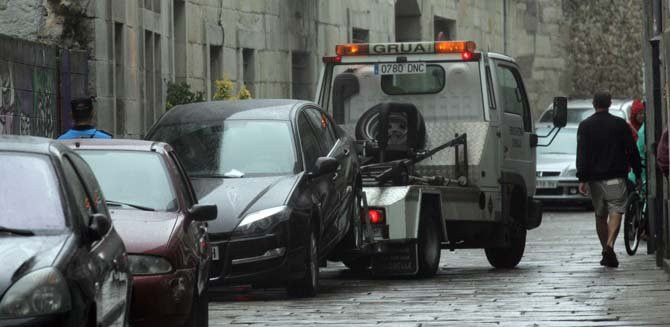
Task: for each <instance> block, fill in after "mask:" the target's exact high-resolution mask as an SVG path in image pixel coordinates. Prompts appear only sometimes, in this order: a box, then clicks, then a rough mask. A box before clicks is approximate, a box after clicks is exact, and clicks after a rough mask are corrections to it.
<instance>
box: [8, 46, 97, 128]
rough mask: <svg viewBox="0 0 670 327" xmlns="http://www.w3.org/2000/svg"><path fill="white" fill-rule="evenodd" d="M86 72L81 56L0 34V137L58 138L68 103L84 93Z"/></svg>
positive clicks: (67, 118) (67, 120)
mask: <svg viewBox="0 0 670 327" xmlns="http://www.w3.org/2000/svg"><path fill="white" fill-rule="evenodd" d="M86 70H87V65H86V56H85V54H84V53H81V52H77V51H74V52H71V51H67V50H59V49H57V48H54V47H50V46H46V45H42V44H38V43H34V42H30V41H25V40H19V39H15V38H10V37H7V36H1V35H0V134H18V135H36V136H45V137H55V136H58V134H60V132H62V131H63V130H65V129H67V128H68V127H69V125H70V121H71V119H70V114H69V102H70V98H71V97H73V96H84V95H85V93H86ZM63 108H65V110H62V109H63Z"/></svg>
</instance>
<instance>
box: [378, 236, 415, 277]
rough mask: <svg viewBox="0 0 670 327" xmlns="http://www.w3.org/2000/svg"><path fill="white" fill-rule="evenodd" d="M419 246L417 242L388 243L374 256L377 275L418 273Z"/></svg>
mask: <svg viewBox="0 0 670 327" xmlns="http://www.w3.org/2000/svg"><path fill="white" fill-rule="evenodd" d="M418 252H419V248H418V245H417V243H416V242H411V243H386V244H384V249H383V250H381V251H380V252H378V253H376V254H375V255H373V256H372V274H373V275H375V276H391V275H392V276H401V275H416V274H417V273H418V272H419V261H418Z"/></svg>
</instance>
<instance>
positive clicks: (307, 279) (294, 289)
mask: <svg viewBox="0 0 670 327" xmlns="http://www.w3.org/2000/svg"><path fill="white" fill-rule="evenodd" d="M307 246H308V249H307V251H306V252H307V253H305V276H304V277H303V278H301V279H299V280H297V281H295V282H292V283H291V284H289V286H288V288H287V291H288V294H289V295H290V296H295V297H313V296H316V293H317V292H318V290H319V251H318V241H317V238H316V231H315V230H314V228H311V232H310V233H309V240H308V244H307Z"/></svg>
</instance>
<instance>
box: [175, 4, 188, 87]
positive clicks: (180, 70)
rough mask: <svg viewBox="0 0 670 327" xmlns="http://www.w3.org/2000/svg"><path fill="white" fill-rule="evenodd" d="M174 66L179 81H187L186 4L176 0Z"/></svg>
mask: <svg viewBox="0 0 670 327" xmlns="http://www.w3.org/2000/svg"><path fill="white" fill-rule="evenodd" d="M173 16H174V17H173V24H174V66H175V67H174V68H175V78H176V81H177V82H182V81H186V5H185V4H184V1H182V0H174V12H173Z"/></svg>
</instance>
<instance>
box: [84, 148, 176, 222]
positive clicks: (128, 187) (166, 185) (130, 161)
mask: <svg viewBox="0 0 670 327" xmlns="http://www.w3.org/2000/svg"><path fill="white" fill-rule="evenodd" d="M77 153H79V155H80V156H81V157H82V158H84V160H86V162H87V163H88V165H89V166H90V167H91V170H93V173H94V174H95V177H96V178H97V179H98V183H99V184H100V188H102V192H103V194H105V199H106V200H107V201H113V202H120V203H127V204H132V205H138V206H142V207H147V208H151V209H154V210H157V211H175V210H176V209H177V200H176V197H175V193H174V188H173V185H172V183H171V182H170V175H169V173H168V170H167V167H166V166H165V162H163V160H162V158H161V155H160V154H158V153H154V152H145V151H120V150H111V151H110V150H80V151H78V152H77Z"/></svg>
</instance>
